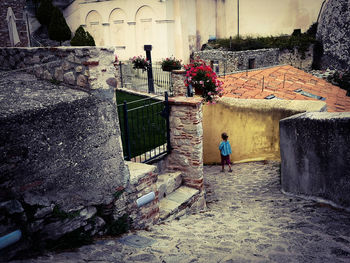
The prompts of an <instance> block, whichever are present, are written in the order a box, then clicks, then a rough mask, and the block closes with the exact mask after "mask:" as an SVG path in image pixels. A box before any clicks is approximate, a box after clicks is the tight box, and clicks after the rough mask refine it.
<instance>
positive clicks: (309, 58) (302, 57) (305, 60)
mask: <svg viewBox="0 0 350 263" xmlns="http://www.w3.org/2000/svg"><path fill="white" fill-rule="evenodd" d="M313 47H314V46H313V45H310V47H309V49H308V50H307V51H306V52H305V54H301V53H299V51H298V49H296V48H294V50H293V51H290V50H288V49H284V50H281V51H279V56H278V64H279V65H284V64H286V65H291V66H293V67H295V68H298V69H302V70H305V71H309V70H311V69H312V62H313Z"/></svg>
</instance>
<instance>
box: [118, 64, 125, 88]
mask: <svg viewBox="0 0 350 263" xmlns="http://www.w3.org/2000/svg"><path fill="white" fill-rule="evenodd" d="M119 72H120V73H119V74H120V83H121V86H122V88H123V87H124V84H123V68H122V62H121V61H119Z"/></svg>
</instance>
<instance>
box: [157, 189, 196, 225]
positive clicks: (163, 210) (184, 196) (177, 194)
mask: <svg viewBox="0 0 350 263" xmlns="http://www.w3.org/2000/svg"><path fill="white" fill-rule="evenodd" d="M198 193H199V190H197V189H194V188H191V187H187V186H181V187H179V188H178V189H176V190H175V191H174V192H172V193H171V194H169V195H168V196H166V197H165V198H163V199H162V200H160V202H159V218H160V220H165V219H167V218H169V217H170V216H173V215H179V214H180V213H181V212H183V211H185V210H186V207H187V206H186V205H187V204H188V203H190V202H191V201H192V199H193V198H194V197H195V196H196V195H197V194H198ZM181 215H182V214H181Z"/></svg>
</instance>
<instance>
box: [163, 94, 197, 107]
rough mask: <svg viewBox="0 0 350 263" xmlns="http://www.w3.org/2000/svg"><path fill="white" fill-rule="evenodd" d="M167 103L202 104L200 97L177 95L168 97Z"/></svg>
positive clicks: (195, 105) (192, 105) (194, 105)
mask: <svg viewBox="0 0 350 263" xmlns="http://www.w3.org/2000/svg"><path fill="white" fill-rule="evenodd" d="M169 104H170V105H184V106H191V107H197V106H199V105H200V104H202V98H201V97H183V96H178V97H173V98H169Z"/></svg>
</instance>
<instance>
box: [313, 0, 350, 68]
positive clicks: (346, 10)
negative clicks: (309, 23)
mask: <svg viewBox="0 0 350 263" xmlns="http://www.w3.org/2000/svg"><path fill="white" fill-rule="evenodd" d="M317 39H319V40H321V41H322V43H323V49H324V56H323V58H322V67H324V68H328V67H329V68H335V69H340V70H350V3H349V0H329V1H327V2H326V5H325V7H324V9H323V12H322V14H321V16H320V19H319V24H318V28H317Z"/></svg>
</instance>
